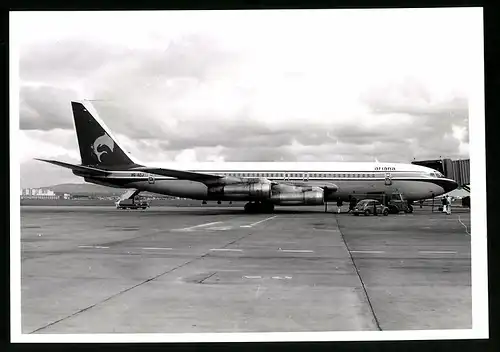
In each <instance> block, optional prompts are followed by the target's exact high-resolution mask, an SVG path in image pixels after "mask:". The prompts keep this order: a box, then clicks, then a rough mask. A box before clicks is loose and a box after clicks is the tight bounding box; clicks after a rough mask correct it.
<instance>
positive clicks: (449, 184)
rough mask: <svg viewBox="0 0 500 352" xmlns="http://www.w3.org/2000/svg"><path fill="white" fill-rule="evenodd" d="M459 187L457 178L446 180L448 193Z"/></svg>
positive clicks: (444, 186) (446, 191)
mask: <svg viewBox="0 0 500 352" xmlns="http://www.w3.org/2000/svg"><path fill="white" fill-rule="evenodd" d="M457 188H458V183H457V182H456V181H455V180H446V182H445V183H444V184H443V189H444V193H448V192H451V191H453V190H454V189H457Z"/></svg>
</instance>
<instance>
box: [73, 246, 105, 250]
mask: <svg viewBox="0 0 500 352" xmlns="http://www.w3.org/2000/svg"><path fill="white" fill-rule="evenodd" d="M78 248H97V249H106V248H109V247H103V246H78Z"/></svg>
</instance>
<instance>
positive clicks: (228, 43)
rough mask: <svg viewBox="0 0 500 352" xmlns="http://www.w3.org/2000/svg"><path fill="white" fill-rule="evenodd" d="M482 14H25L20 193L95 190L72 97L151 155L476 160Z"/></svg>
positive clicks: (132, 147)
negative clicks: (83, 166) (68, 165)
mask: <svg viewBox="0 0 500 352" xmlns="http://www.w3.org/2000/svg"><path fill="white" fill-rule="evenodd" d="M481 25H482V24H481V16H480V13H479V16H478V13H477V12H476V13H471V11H469V10H467V9H451V10H450V9H448V10H444V9H441V10H439V9H438V10H361V11H360V10H314V11H311V10H309V11H222V12H220V11H212V12H207V11H199V12H198V11H197V12H194V11H189V12H188V11H157V12H87V13H84V12H53V13H52V12H25V13H18V14H16V16H15V17H13V22H12V24H11V26H12V27H11V30H12V31H13V32H14V34H15V42H16V47H17V48H18V50H19V102H20V105H19V126H20V136H19V139H20V142H19V146H20V148H21V149H20V151H19V154H20V158H21V160H20V162H21V187H39V186H47V185H52V184H58V183H63V182H82V180H81V179H79V178H77V177H75V176H74V175H72V173H71V172H70V171H69V170H66V169H60V168H58V167H56V166H52V165H45V164H43V163H40V162H37V161H34V160H33V158H35V157H44V158H54V159H58V160H63V161H67V162H73V163H79V162H80V158H79V152H78V145H77V141H76V135H75V132H74V130H73V122H72V115H71V105H70V101H71V100H72V99H96V100H97V101H95V102H94V103H93V104H94V107H95V108H96V110H97V111H98V112H99V114H100V116H101V118H102V119H103V120H104V121H105V122H106V124H107V125H108V126H109V127H110V128H111V129H112V130H113V131H114V133H115V134H116V135H117V137H118V139H119V140H120V142H121V143H122V144H123V145H124V147H126V148H127V149H128V150H129V151H130V152H132V153H133V154H135V155H136V156H137V157H138V158H139V159H141V160H143V161H146V162H147V161H162V160H164V161H178V162H183V161H280V160H282V161H341V160H344V161H373V160H374V159H375V158H377V159H378V160H379V161H387V162H409V161H411V160H413V158H416V159H426V158H438V157H439V156H443V157H450V158H468V157H469V128H468V125H469V112H468V111H469V108H468V101H469V93H468V92H469V87H468V86H469V85H468V83H469V82H470V79H471V76H472V75H474V65H473V60H472V57H473V55H474V54H477V53H471V50H470V47H471V44H472V43H473V42H474V41H477V40H478V38H477V37H476V36H475V35H474V33H477V31H472V30H471V29H476V28H477V26H481Z"/></svg>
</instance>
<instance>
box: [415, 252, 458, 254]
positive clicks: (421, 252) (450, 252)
mask: <svg viewBox="0 0 500 352" xmlns="http://www.w3.org/2000/svg"><path fill="white" fill-rule="evenodd" d="M418 253H421V254H457V252H452V251H418Z"/></svg>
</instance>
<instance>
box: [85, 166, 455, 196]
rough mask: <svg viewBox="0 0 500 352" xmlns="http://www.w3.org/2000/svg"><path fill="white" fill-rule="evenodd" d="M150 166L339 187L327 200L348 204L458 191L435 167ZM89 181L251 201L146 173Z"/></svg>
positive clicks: (195, 184)
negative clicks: (394, 195)
mask: <svg viewBox="0 0 500 352" xmlns="http://www.w3.org/2000/svg"><path fill="white" fill-rule="evenodd" d="M148 166H149V167H161V168H165V169H177V170H179V169H180V170H185V171H193V172H199V173H207V174H218V175H223V176H227V182H232V181H231V179H236V178H242V179H251V178H262V179H267V180H270V181H276V182H280V183H285V184H290V185H307V186H313V187H314V186H319V187H321V186H322V185H325V184H334V185H336V186H337V188H338V189H337V191H335V192H333V193H331V194H330V195H328V197H327V199H325V200H326V201H347V200H348V199H349V198H350V197H356V198H358V199H360V198H362V197H365V198H366V197H368V196H369V195H370V194H381V193H383V194H391V193H401V194H402V195H403V196H404V198H405V199H407V200H409V201H415V200H421V199H427V198H431V197H433V196H439V195H441V194H444V193H446V192H448V191H449V190H451V189H454V188H456V183H455V182H454V181H453V180H449V179H446V178H444V176H443V175H441V174H439V173H438V172H436V171H435V170H433V169H430V168H426V167H423V166H419V165H413V164H401V163H376V162H223V163H188V164H186V163H184V164H179V163H175V164H174V163H171V164H161V165H159V164H156V165H151V164H148ZM86 180H87V181H88V182H93V183H98V184H104V185H108V186H114V187H123V188H136V189H139V190H141V191H148V192H153V193H158V194H165V195H170V196H176V197H182V198H192V199H200V200H209V199H213V200H248V198H246V197H240V198H241V199H238V198H235V197H230V198H226V197H222V198H221V197H218V198H213V197H211V196H210V195H209V192H208V188H209V187H208V186H207V185H206V184H204V183H201V182H196V181H189V180H180V179H177V178H173V177H164V176H158V175H152V174H148V173H142V172H133V171H114V172H112V173H111V174H110V175H108V176H102V177H92V178H91V179H90V178H86Z"/></svg>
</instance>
